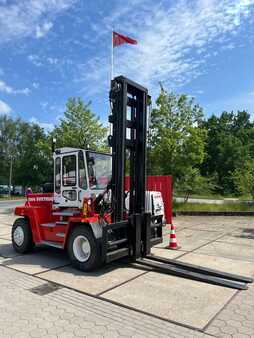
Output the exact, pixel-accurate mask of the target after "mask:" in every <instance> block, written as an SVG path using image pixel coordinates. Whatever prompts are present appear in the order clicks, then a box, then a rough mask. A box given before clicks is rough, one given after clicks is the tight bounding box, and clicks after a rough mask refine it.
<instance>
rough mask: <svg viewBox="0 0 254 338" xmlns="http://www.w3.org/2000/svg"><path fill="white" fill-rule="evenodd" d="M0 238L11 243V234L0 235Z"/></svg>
mask: <svg viewBox="0 0 254 338" xmlns="http://www.w3.org/2000/svg"><path fill="white" fill-rule="evenodd" d="M0 238H1V239H5V240H8V241H11V234H8V235H0Z"/></svg>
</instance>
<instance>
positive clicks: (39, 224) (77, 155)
mask: <svg viewBox="0 0 254 338" xmlns="http://www.w3.org/2000/svg"><path fill="white" fill-rule="evenodd" d="M109 99H110V104H111V115H110V116H109V122H110V123H111V124H112V135H110V136H109V137H108V143H109V146H110V147H111V148H112V154H102V153H98V152H94V151H90V150H82V149H74V148H60V149H55V147H53V157H54V178H55V179H54V193H53V194H52V193H43V194H31V195H28V198H27V202H26V204H25V205H24V206H18V207H16V209H15V214H16V215H19V216H21V218H18V219H17V220H16V221H15V222H14V224H13V227H12V243H13V247H14V249H15V250H16V251H17V252H19V253H26V252H29V251H30V250H31V249H32V248H33V247H34V245H35V244H43V245H48V246H53V247H56V248H59V249H67V250H68V254H69V257H70V260H71V262H72V264H73V265H74V266H75V267H76V268H77V269H80V270H82V271H91V270H94V269H98V268H100V267H101V266H102V265H104V264H107V263H110V262H112V261H115V260H119V259H123V258H127V259H128V261H127V262H128V264H132V263H135V266H137V265H138V266H141V267H142V268H147V269H149V270H150V271H156V272H159V273H165V274H169V275H174V276H179V277H183V278H189V279H194V280H197V281H201V282H206V283H211V284H215V285H221V286H224V287H229V288H234V289H240V290H243V289H247V288H248V286H247V284H248V283H251V282H253V279H252V278H249V277H245V276H239V275H235V274H229V273H224V272H220V271H217V270H213V269H209V268H204V267H201V266H195V265H192V264H188V263H183V262H179V261H177V260H174V259H166V258H162V257H158V256H155V255H152V254H151V247H152V246H154V245H156V244H159V243H162V242H163V226H164V217H163V201H162V198H161V196H160V195H159V196H158V194H153V192H148V191H146V139H147V111H148V105H149V102H150V96H149V95H148V91H147V89H146V88H144V87H143V86H141V85H139V84H137V83H135V82H133V81H132V80H129V79H128V78H126V77H124V76H118V77H116V78H114V79H113V80H112V81H111V89H110V94H109ZM127 172H128V174H129V177H130V187H129V191H126V189H125V176H126V174H127ZM123 262H124V263H126V260H123Z"/></svg>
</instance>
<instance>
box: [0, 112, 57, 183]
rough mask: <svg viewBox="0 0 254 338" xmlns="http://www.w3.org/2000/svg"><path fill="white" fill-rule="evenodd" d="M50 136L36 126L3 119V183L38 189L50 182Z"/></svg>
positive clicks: (0, 179) (0, 150)
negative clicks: (47, 145) (48, 149)
mask: <svg viewBox="0 0 254 338" xmlns="http://www.w3.org/2000/svg"><path fill="white" fill-rule="evenodd" d="M43 144H44V148H45V144H47V137H46V135H45V133H44V131H43V129H42V128H40V127H39V126H38V125H37V124H29V123H27V122H24V121H22V120H21V119H12V118H10V117H8V116H0V161H1V165H0V184H8V183H9V172H10V163H11V161H12V164H13V175H12V184H13V185H22V186H24V187H25V186H28V185H29V186H38V185H41V184H43V183H45V182H46V181H49V180H50V179H51V171H53V169H52V167H51V160H50V157H49V154H48V153H46V152H45V149H44V148H43V146H42V145H43Z"/></svg>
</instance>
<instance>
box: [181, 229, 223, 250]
mask: <svg viewBox="0 0 254 338" xmlns="http://www.w3.org/2000/svg"><path fill="white" fill-rule="evenodd" d="M219 237H220V234H219V233H217V232H212V231H199V230H195V229H183V230H182V231H180V232H179V233H178V234H177V241H178V244H179V245H180V246H181V249H182V250H185V251H191V250H194V249H196V248H198V247H200V246H202V245H204V244H206V243H208V242H210V241H212V240H215V239H217V238H219Z"/></svg>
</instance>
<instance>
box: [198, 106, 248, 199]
mask: <svg viewBox="0 0 254 338" xmlns="http://www.w3.org/2000/svg"><path fill="white" fill-rule="evenodd" d="M204 127H205V129H206V130H207V142H206V148H205V154H206V156H205V160H204V162H203V164H202V165H201V173H202V175H204V176H208V177H209V176H211V175H216V176H217V177H218V182H217V185H218V187H219V188H218V189H219V191H220V192H221V193H234V192H235V186H234V183H233V176H232V173H233V172H234V171H235V170H236V169H237V168H239V167H241V166H242V164H243V163H244V162H245V161H247V160H249V159H251V158H253V157H254V128H253V123H252V122H251V121H250V114H248V113H247V112H246V111H238V112H237V113H233V112H230V113H228V112H223V113H222V114H221V116H218V117H217V116H215V115H213V116H211V117H210V118H209V119H208V120H207V121H205V122H204Z"/></svg>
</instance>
